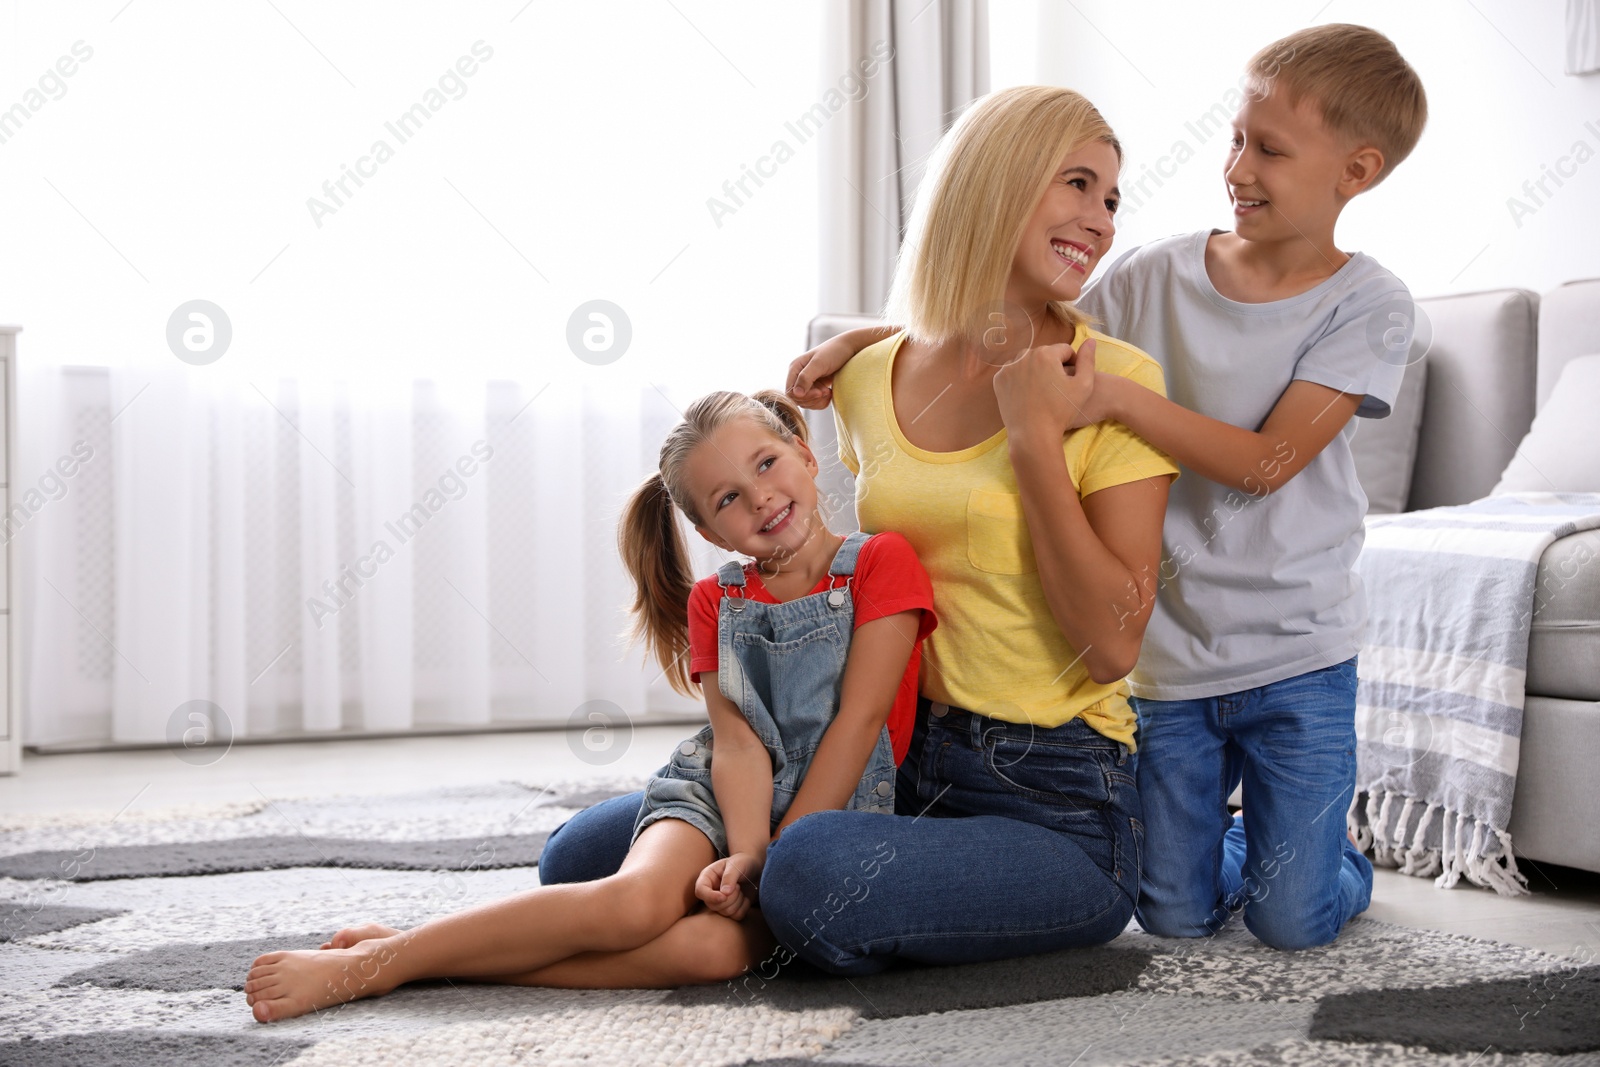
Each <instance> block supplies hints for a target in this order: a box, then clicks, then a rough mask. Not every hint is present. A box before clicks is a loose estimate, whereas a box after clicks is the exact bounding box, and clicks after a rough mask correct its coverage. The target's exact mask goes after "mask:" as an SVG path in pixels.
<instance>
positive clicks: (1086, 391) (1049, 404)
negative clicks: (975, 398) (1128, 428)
mask: <svg viewBox="0 0 1600 1067" xmlns="http://www.w3.org/2000/svg"><path fill="white" fill-rule="evenodd" d="M1094 346H1095V342H1094V338H1092V337H1091V338H1089V339H1088V340H1086V341H1084V342H1083V345H1082V347H1081V348H1079V349H1078V350H1076V351H1074V349H1073V347H1072V346H1071V345H1068V344H1058V345H1043V346H1041V347H1039V348H1030V349H1028V350H1027V351H1025V352H1023V353H1022V355H1020V356H1018V357H1017V358H1016V359H1014V360H1012V361H1011V362H1010V363H1008V364H1006V365H1005V366H1004V367H1001V368H1000V369H999V370H998V371H997V372H995V376H994V394H995V399H996V400H998V401H999V403H1000V419H1001V421H1002V422H1004V423H1005V426H1006V429H1007V430H1008V431H1010V433H1011V435H1012V436H1017V435H1019V434H1020V433H1023V432H1028V433H1039V434H1048V435H1049V436H1050V437H1052V438H1059V437H1061V436H1062V435H1064V434H1066V433H1067V431H1069V430H1076V429H1077V428H1078V427H1080V426H1088V425H1090V424H1091V423H1096V422H1099V421H1101V420H1102V419H1104V418H1107V417H1108V416H1109V414H1110V413H1109V411H1107V410H1106V407H1107V400H1108V397H1106V396H1105V395H1104V390H1098V391H1097V390H1096V388H1095V370H1094Z"/></svg>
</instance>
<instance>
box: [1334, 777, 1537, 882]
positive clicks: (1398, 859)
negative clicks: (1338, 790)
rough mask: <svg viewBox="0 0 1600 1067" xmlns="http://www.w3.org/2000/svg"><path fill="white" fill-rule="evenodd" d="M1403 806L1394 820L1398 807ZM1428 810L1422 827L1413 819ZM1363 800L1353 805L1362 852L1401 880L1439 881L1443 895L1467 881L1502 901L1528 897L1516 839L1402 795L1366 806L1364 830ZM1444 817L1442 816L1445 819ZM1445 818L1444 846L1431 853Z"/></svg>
mask: <svg viewBox="0 0 1600 1067" xmlns="http://www.w3.org/2000/svg"><path fill="white" fill-rule="evenodd" d="M1397 797H1398V798H1399V800H1400V802H1401V803H1400V810H1399V814H1398V815H1397V816H1395V817H1394V820H1393V825H1391V824H1390V816H1391V815H1394V801H1395V799H1396V798H1397ZM1419 804H1420V805H1423V807H1422V814H1421V816H1420V817H1418V819H1417V821H1416V825H1414V826H1412V825H1408V824H1409V823H1410V821H1411V814H1412V812H1413V811H1414V810H1415V809H1416V807H1417V806H1418V805H1419ZM1361 807H1362V805H1361V804H1360V794H1359V793H1358V794H1357V797H1356V800H1355V801H1354V802H1352V804H1351V805H1350V815H1349V822H1350V824H1351V830H1352V832H1353V833H1355V835H1356V842H1357V845H1358V847H1361V848H1362V849H1363V851H1365V849H1366V847H1369V846H1370V847H1371V849H1372V855H1373V860H1374V862H1376V863H1378V864H1379V865H1381V866H1385V867H1397V868H1399V870H1400V873H1401V874H1408V875H1412V876H1414V877H1418V878H1433V879H1434V883H1433V884H1434V885H1436V886H1438V887H1439V888H1440V889H1450V888H1452V887H1453V886H1455V885H1456V884H1457V883H1458V882H1460V880H1461V879H1462V878H1466V880H1467V881H1469V882H1471V883H1473V884H1474V885H1481V886H1484V887H1485V888H1488V889H1493V890H1494V891H1495V892H1496V893H1499V894H1500V895H1501V896H1507V897H1515V896H1525V895H1527V893H1528V879H1527V877H1526V876H1525V875H1524V874H1523V873H1522V872H1521V871H1519V870H1518V869H1517V858H1516V855H1515V853H1513V851H1512V848H1511V835H1510V834H1509V833H1507V832H1506V831H1504V830H1501V829H1497V828H1496V827H1493V826H1490V825H1488V824H1487V823H1484V822H1480V821H1479V820H1478V819H1476V818H1474V817H1473V816H1471V815H1467V814H1465V813H1463V812H1459V811H1456V810H1454V809H1453V808H1447V807H1445V806H1444V805H1442V804H1437V803H1430V802H1426V801H1424V800H1423V799H1422V798H1420V797H1413V796H1407V795H1406V794H1404V793H1400V792H1398V791H1396V790H1372V791H1370V792H1368V794H1367V800H1366V805H1365V815H1366V825H1365V826H1361V825H1359V820H1358V818H1357V816H1358V813H1360V812H1361ZM1441 812H1442V813H1443V814H1440V813H1441ZM1435 816H1437V817H1438V818H1439V845H1438V847H1435V848H1429V847H1428V844H1427V841H1428V830H1429V828H1430V827H1431V826H1432V825H1433V821H1434V818H1435Z"/></svg>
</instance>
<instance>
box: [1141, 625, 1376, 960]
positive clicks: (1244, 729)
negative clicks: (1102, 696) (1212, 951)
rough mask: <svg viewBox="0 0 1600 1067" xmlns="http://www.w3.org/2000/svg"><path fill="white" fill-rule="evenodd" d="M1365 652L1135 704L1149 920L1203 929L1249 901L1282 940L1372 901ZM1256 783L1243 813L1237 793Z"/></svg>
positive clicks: (1302, 937)
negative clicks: (1358, 722)
mask: <svg viewBox="0 0 1600 1067" xmlns="http://www.w3.org/2000/svg"><path fill="white" fill-rule="evenodd" d="M1355 702H1356V661H1355V659H1354V658H1353V657H1352V658H1351V659H1348V660H1346V661H1345V662H1343V663H1338V664H1335V665H1334V666H1332V667H1326V668H1324V669H1322V670H1319V671H1311V672H1309V673H1307V674H1302V675H1298V676H1296V677H1294V678H1286V679H1284V680H1283V681H1281V682H1273V683H1272V684H1271V685H1264V686H1261V687H1260V688H1258V689H1247V690H1244V691H1243V692H1238V693H1229V694H1227V695H1225V696H1219V697H1206V698H1203V699H1199V700H1141V699H1135V700H1134V707H1135V708H1136V710H1137V711H1138V713H1139V737H1138V740H1139V760H1138V778H1139V797H1140V800H1141V801H1142V802H1143V804H1144V818H1145V853H1144V877H1143V880H1142V881H1141V882H1140V885H1139V905H1138V909H1137V911H1136V915H1137V917H1138V920H1139V925H1140V926H1142V927H1144V928H1145V929H1146V930H1147V931H1149V932H1150V933H1153V934H1159V935H1162V936H1165V937H1204V936H1207V935H1210V934H1212V933H1215V932H1216V931H1217V930H1218V929H1219V928H1220V927H1221V926H1222V924H1223V923H1224V922H1226V921H1227V919H1228V917H1229V915H1230V914H1231V913H1232V912H1233V911H1234V910H1236V909H1237V908H1239V907H1240V906H1241V905H1242V906H1243V908H1244V923H1245V926H1247V927H1248V928H1249V929H1250V932H1251V933H1253V934H1255V935H1256V937H1258V938H1260V939H1261V940H1262V941H1263V942H1265V943H1266V944H1268V945H1271V946H1272V947H1274V948H1279V949H1300V948H1309V947H1311V946H1313V945H1324V944H1327V943H1328V942H1330V941H1332V940H1333V939H1334V937H1336V936H1337V935H1338V933H1339V930H1340V929H1341V928H1342V927H1343V926H1344V924H1345V923H1346V922H1348V921H1349V920H1350V919H1351V918H1352V917H1353V916H1355V915H1359V914H1360V913H1361V912H1363V911H1365V910H1366V908H1367V905H1368V904H1369V903H1371V901H1372V864H1371V863H1370V862H1369V861H1368V860H1367V858H1366V857H1365V856H1363V855H1362V854H1361V853H1359V852H1357V851H1356V849H1355V847H1354V846H1353V845H1351V844H1350V841H1349V838H1348V837H1347V836H1346V833H1345V812H1346V811H1347V810H1348V809H1349V807H1350V798H1351V795H1352V792H1353V791H1354V789H1355V781H1356V734H1355ZM1241 778H1242V779H1243V781H1244V812H1243V815H1242V818H1241V819H1238V820H1236V819H1233V818H1230V817H1229V815H1228V808H1227V800H1228V796H1229V794H1231V793H1232V792H1233V790H1234V787H1235V786H1237V785H1238V784H1239V782H1240V780H1241Z"/></svg>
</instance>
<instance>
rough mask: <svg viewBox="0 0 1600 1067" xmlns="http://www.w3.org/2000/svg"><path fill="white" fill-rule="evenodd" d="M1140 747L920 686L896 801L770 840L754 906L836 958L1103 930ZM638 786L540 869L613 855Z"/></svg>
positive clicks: (776, 928)
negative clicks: (942, 697) (1018, 720)
mask: <svg viewBox="0 0 1600 1067" xmlns="http://www.w3.org/2000/svg"><path fill="white" fill-rule="evenodd" d="M1136 763H1137V761H1136V760H1135V759H1134V757H1133V756H1132V755H1131V754H1130V753H1129V752H1128V751H1127V749H1126V748H1125V747H1124V746H1123V745H1121V744H1119V743H1117V742H1115V741H1112V740H1110V739H1109V738H1106V737H1103V736H1101V735H1100V734H1098V733H1096V732H1095V731H1094V730H1093V729H1091V728H1090V727H1089V726H1087V725H1085V724H1084V722H1083V721H1082V720H1081V719H1074V720H1072V721H1070V722H1068V723H1065V724H1064V725H1062V726H1058V727H1054V728H1051V729H1044V728H1034V727H1029V726H1027V725H1018V724H1015V723H1007V722H1002V721H999V720H996V719H988V718H984V717H983V716H980V715H976V714H973V713H972V712H969V711H964V710H962V709H960V708H951V709H950V710H949V711H948V712H946V713H945V714H944V715H937V716H936V715H933V714H932V713H931V710H930V705H929V703H928V701H927V700H925V699H924V700H921V701H919V702H918V716H917V723H916V728H915V730H914V731H913V733H912V736H911V749H910V751H909V752H908V754H907V756H906V759H905V762H903V763H902V764H901V765H900V768H899V772H898V781H897V783H896V788H895V812H896V813H895V814H894V815H885V814H879V813H875V812H867V811H821V812H814V813H812V814H810V815H807V816H805V817H803V818H801V819H797V820H796V821H795V822H794V823H792V824H791V825H790V826H789V827H788V828H787V829H786V830H784V832H783V836H782V837H781V838H779V840H778V842H777V843H776V844H774V845H773V846H772V847H771V848H770V849H769V850H768V853H767V863H766V867H765V868H764V869H763V871H762V874H761V910H762V914H763V915H764V916H765V918H766V920H767V923H768V925H769V926H771V927H772V931H773V933H774V934H775V935H776V936H777V938H778V940H779V941H781V942H783V944H784V945H785V946H787V947H788V948H789V949H790V950H791V951H793V952H795V953H796V954H797V955H799V956H800V957H801V958H802V959H805V960H807V961H808V962H810V963H813V964H815V965H817V966H818V967H821V968H823V969H824V970H827V971H831V972H833V973H835V974H850V975H855V974H872V973H875V972H877V971H881V970H885V969H887V968H888V967H890V966H892V965H893V964H894V963H895V962H896V961H907V962H915V963H941V964H943V963H966V962H972V961H976V960H992V959H1004V958H1008V957H1013V956H1025V955H1029V954H1032V953H1036V952H1048V951H1053V950H1055V949H1062V948H1073V947H1079V946H1083V945H1097V944H1102V943H1104V942H1106V941H1109V940H1111V939H1112V938H1114V937H1116V936H1117V935H1118V934H1119V933H1121V932H1122V930H1123V929H1124V928H1125V927H1126V926H1127V925H1128V921H1129V919H1130V918H1132V915H1133V905H1134V898H1135V895H1136V893H1137V891H1138V884H1139V871H1140V864H1141V860H1142V856H1143V835H1144V827H1143V824H1142V822H1141V821H1140V811H1139V796H1138V793H1137V791H1136V785H1135V778H1134V774H1135V767H1136ZM640 798H641V794H637V793H634V794H630V795H628V796H626V797H617V798H614V799H612V800H608V801H605V802H604V803H602V804H597V805H595V806H594V807H592V808H589V809H588V810H586V811H583V812H580V813H579V814H577V815H575V816H573V818H572V819H571V820H570V821H569V822H567V823H566V824H565V825H564V826H562V827H561V828H560V829H558V830H557V831H556V832H555V833H554V834H552V835H551V837H550V840H549V841H548V842H547V843H546V845H545V851H544V855H543V856H542V857H541V858H540V860H539V866H540V872H539V876H540V880H541V881H542V882H544V883H545V884H551V883H555V882H564V881H580V880H589V879H593V878H603V877H605V876H606V875H609V874H612V873H614V872H615V871H616V870H617V869H618V867H620V866H621V863H622V858H623V856H624V855H625V854H626V852H627V845H628V841H629V838H630V834H631V831H632V827H633V817H634V815H635V814H636V813H637V811H638V805H639V802H640Z"/></svg>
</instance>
